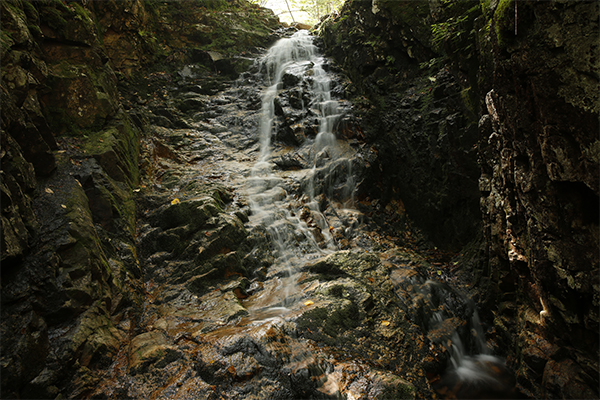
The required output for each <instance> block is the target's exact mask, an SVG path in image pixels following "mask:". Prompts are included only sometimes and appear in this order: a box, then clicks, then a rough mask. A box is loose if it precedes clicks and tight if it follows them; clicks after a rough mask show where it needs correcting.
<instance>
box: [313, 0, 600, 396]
mask: <svg viewBox="0 0 600 400" xmlns="http://www.w3.org/2000/svg"><path fill="white" fill-rule="evenodd" d="M319 29H320V34H321V36H322V38H323V40H324V43H325V46H326V48H327V49H328V52H329V53H330V54H331V55H332V56H333V57H334V58H335V59H336V60H337V61H338V63H339V65H340V66H341V68H342V69H343V70H344V71H345V72H346V73H347V75H348V77H349V80H350V83H349V85H348V86H349V90H348V93H349V95H350V96H354V97H355V98H356V99H357V100H358V101H355V104H356V105H357V108H359V111H360V113H361V115H362V126H363V129H364V135H365V137H366V138H367V141H369V142H370V143H371V144H372V146H373V147H374V148H375V149H376V150H377V151H378V160H377V161H376V162H374V163H373V166H374V168H373V172H372V173H373V175H374V176H376V177H378V178H379V180H377V179H374V181H376V182H379V183H378V184H376V185H375V187H369V188H365V190H366V191H368V192H369V193H377V194H376V196H377V195H379V196H381V197H382V198H383V199H384V200H385V199H387V198H394V197H395V198H400V199H401V200H402V201H403V202H404V204H405V205H406V209H407V212H408V215H409V217H411V218H412V219H413V220H414V221H415V223H416V224H417V225H418V226H419V227H421V228H422V229H423V230H424V231H425V233H426V234H427V235H428V236H429V238H430V239H432V240H433V241H434V242H435V243H437V244H438V245H445V246H448V245H452V244H454V245H455V246H456V245H458V246H461V245H462V246H464V245H465V244H466V243H467V242H468V241H469V240H473V242H471V244H470V245H468V246H467V247H465V248H464V251H463V255H464V256H463V258H462V261H461V263H462V268H461V269H462V271H463V274H464V276H465V277H466V279H468V280H469V284H470V285H473V286H474V287H477V288H479V289H478V290H475V291H474V295H475V296H476V297H477V298H478V299H479V300H480V302H481V303H480V304H481V305H482V306H483V310H482V311H483V313H484V315H486V317H487V318H489V319H490V320H493V329H492V330H491V331H490V333H491V335H492V337H493V338H494V341H495V342H496V344H497V345H498V349H499V350H500V351H501V352H502V353H503V354H504V355H506V356H507V357H508V360H509V365H511V366H512V367H513V368H514V369H515V370H516V375H517V381H518V385H519V388H520V390H521V391H522V393H524V394H526V395H528V396H535V397H544V398H584V397H585V398H594V397H597V396H598V333H599V332H598V322H599V321H598V298H599V297H598V294H599V290H600V287H599V285H598V266H599V265H598V264H599V263H598V250H599V248H598V244H599V237H598V209H599V199H598V194H599V193H598V182H599V177H598V170H599V168H598V167H599V161H600V160H599V158H598V146H600V142H599V141H598V132H599V127H598V112H599V109H598V107H599V99H598V70H599V69H598V67H599V65H598V63H599V57H598V56H599V54H598V3H597V2H587V1H576V2H565V1H555V2H517V3H516V4H515V2H514V1H511V0H502V1H481V2H479V3H477V2H444V1H429V2H387V1H376V0H373V1H350V2H347V3H346V5H345V6H344V8H343V9H342V12H341V13H340V15H339V16H336V17H335V18H334V17H330V18H329V19H328V20H325V21H323V22H322V24H321V26H320V27H319ZM361 96H364V97H365V99H364V100H363V102H362V103H361V102H360V98H361ZM361 104H362V107H361ZM478 203H479V204H478ZM479 206H480V209H478V207H479Z"/></svg>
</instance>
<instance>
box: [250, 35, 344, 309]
mask: <svg viewBox="0 0 600 400" xmlns="http://www.w3.org/2000/svg"><path fill="white" fill-rule="evenodd" d="M324 61H325V59H324V58H323V57H322V56H320V55H319V54H318V53H317V48H316V46H315V45H314V44H313V38H312V37H311V36H310V35H309V34H308V32H307V31H298V32H296V33H295V34H294V35H293V36H291V37H289V38H284V39H280V40H279V41H278V42H277V43H276V44H275V45H274V46H273V47H271V49H270V50H269V52H268V53H267V55H266V56H265V57H264V58H263V59H262V60H261V65H260V73H265V74H266V76H267V80H268V87H267V88H266V89H265V91H264V93H263V96H262V108H261V117H260V124H259V143H260V153H259V156H258V160H257V162H256V164H255V165H254V167H253V168H252V172H251V175H250V177H249V178H248V181H247V185H246V189H247V193H248V199H249V204H250V207H251V210H252V214H251V216H250V224H251V225H253V226H262V227H264V228H265V229H266V230H267V232H268V234H269V236H270V239H271V243H272V252H273V255H274V256H275V258H276V261H275V262H274V264H273V266H272V267H271V270H272V271H278V273H279V275H281V271H285V273H284V275H287V276H288V277H287V278H285V277H284V278H282V279H283V283H282V285H284V286H285V290H284V297H285V298H286V299H282V300H283V302H282V303H281V304H284V305H288V304H290V303H291V302H292V301H293V299H291V297H292V296H293V295H294V294H295V292H296V289H295V278H294V277H293V276H294V274H295V272H296V271H297V270H298V268H299V267H301V266H302V265H304V264H305V263H306V261H307V260H309V259H311V258H315V257H319V256H321V255H324V254H326V253H329V252H332V251H335V250H337V246H336V244H335V240H334V239H333V237H332V236H331V234H330V232H329V224H328V223H327V218H326V217H325V215H324V214H323V213H322V212H321V210H319V205H318V201H317V200H316V198H317V196H318V195H319V194H321V193H322V192H323V191H326V192H328V193H323V194H325V195H328V197H329V198H331V196H332V195H333V192H332V189H331V188H330V182H325V183H324V184H323V185H321V186H322V187H321V188H320V189H319V190H317V189H316V188H315V179H317V175H319V174H320V175H319V176H318V177H319V178H323V177H324V176H329V175H331V173H332V168H337V169H338V170H340V171H342V170H344V171H345V172H346V176H345V177H344V178H343V179H345V180H346V184H345V187H346V188H345V189H344V191H345V193H344V196H346V197H350V198H351V199H352V195H351V194H352V193H353V191H354V180H353V179H352V178H351V166H350V162H349V161H348V160H347V159H344V158H342V157H341V154H342V150H341V148H340V146H339V144H338V140H337V139H336V137H335V135H334V133H333V129H334V127H335V124H336V122H337V120H338V119H339V113H338V102H337V101H336V100H334V99H332V98H331V93H330V78H329V76H328V74H327V73H326V71H325V70H324V69H323V64H324ZM286 73H291V74H293V75H294V76H303V78H302V79H306V80H307V81H308V82H312V84H311V85H305V87H306V86H310V90H309V95H310V98H311V100H310V104H304V107H308V108H309V109H310V110H311V111H312V112H314V113H315V114H317V115H318V116H319V129H318V134H317V136H316V137H315V138H314V140H308V141H307V143H308V144H309V145H310V146H312V147H311V148H310V149H309V151H308V153H309V154H310V155H311V160H312V169H310V170H308V171H304V172H300V174H303V175H299V176H297V177H296V179H297V180H301V181H303V182H308V183H307V184H305V185H303V186H304V193H303V194H301V195H300V196H297V195H294V194H292V193H291V189H290V187H291V183H290V178H289V176H287V175H286V174H284V173H282V172H281V171H275V170H274V165H275V164H274V163H273V162H272V158H273V154H272V153H273V146H272V138H273V136H274V135H275V132H274V119H275V118H276V117H275V98H276V97H277V95H278V93H279V92H280V91H281V90H282V88H283V83H282V78H283V77H284V75H285V74H286ZM301 82H302V81H301ZM340 165H343V166H345V168H341V167H340ZM343 179H342V180H343ZM303 213H305V214H306V213H309V214H310V216H311V220H312V221H313V222H314V223H315V224H316V228H315V227H314V226H313V227H309V226H308V225H307V224H306V222H305V221H303V220H302V219H301V218H300V215H302V214H303ZM315 230H317V231H318V232H315ZM316 237H319V239H321V238H322V239H324V240H317V239H316Z"/></svg>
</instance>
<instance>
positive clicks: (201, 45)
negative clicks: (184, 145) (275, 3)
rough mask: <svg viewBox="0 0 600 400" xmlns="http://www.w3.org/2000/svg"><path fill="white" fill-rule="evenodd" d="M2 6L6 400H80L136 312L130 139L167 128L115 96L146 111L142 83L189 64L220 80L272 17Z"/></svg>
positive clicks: (172, 6) (135, 2)
mask: <svg viewBox="0 0 600 400" xmlns="http://www.w3.org/2000/svg"><path fill="white" fill-rule="evenodd" d="M0 7H1V10H0V11H1V18H2V32H1V37H0V43H1V51H2V54H1V57H2V80H1V86H2V91H1V93H0V95H1V96H2V97H1V100H2V127H1V131H0V133H1V138H2V145H1V147H2V150H1V153H0V157H1V161H2V170H1V172H0V173H1V177H2V185H1V190H2V254H1V261H2V266H1V277H2V322H1V334H2V397H3V398H57V397H61V396H62V398H64V397H82V396H85V395H87V394H88V393H89V391H90V390H91V388H93V387H94V386H95V385H96V384H97V382H96V381H95V380H97V378H92V376H93V374H92V371H94V370H96V369H98V368H103V367H106V366H107V365H109V364H110V363H111V362H112V359H113V357H114V356H115V355H116V354H117V352H118V351H119V349H120V346H121V343H122V340H123V339H124V338H126V337H127V336H128V335H129V334H130V332H129V330H130V329H133V326H134V325H135V324H134V321H135V319H136V315H137V313H139V312H140V307H141V302H142V301H143V296H144V293H145V292H144V290H145V289H144V287H143V285H142V284H141V283H140V282H141V281H140V279H139V278H140V277H141V273H142V271H141V268H140V263H139V260H138V256H137V249H136V240H135V239H136V220H137V212H136V206H135V201H134V197H135V194H136V192H138V191H139V185H140V173H139V167H138V164H139V161H140V160H139V156H140V143H141V142H142V140H143V139H144V137H146V135H147V134H148V132H147V124H148V121H149V120H152V119H154V120H156V119H161V118H162V119H165V120H167V121H168V119H166V117H164V116H160V115H158V114H154V113H153V112H152V111H151V110H147V111H145V112H143V113H140V112H133V110H132V109H131V107H130V105H128V104H127V102H124V99H123V97H121V95H120V91H123V92H124V93H130V92H131V93H132V98H134V99H135V101H136V102H137V103H138V104H142V105H143V104H146V103H148V102H149V101H150V100H152V99H153V98H155V97H157V96H158V95H159V93H158V92H156V91H155V90H154V89H153V91H150V90H148V87H149V85H147V84H145V83H144V80H146V79H148V75H152V74H153V73H154V74H155V75H156V74H157V73H160V72H161V71H164V70H165V69H177V68H181V67H182V66H183V65H185V64H187V63H192V62H194V63H195V65H196V68H198V69H199V70H198V71H196V73H202V74H203V75H206V76H209V75H210V77H209V78H210V79H208V81H209V82H210V83H212V84H215V82H216V83H218V81H219V79H222V78H221V76H222V75H224V74H228V75H229V76H231V75H235V74H236V73H237V70H236V68H238V64H240V63H241V64H244V63H246V64H247V61H246V60H245V59H243V57H242V58H240V55H241V53H242V52H243V51H252V50H253V49H256V48H257V47H262V46H266V45H268V44H269V43H270V42H271V40H272V38H271V32H272V30H273V28H275V27H277V26H278V20H277V19H276V18H275V17H274V16H273V14H272V12H270V11H269V10H265V9H261V8H259V7H257V6H253V5H250V4H249V3H247V2H243V1H227V2H226V1H201V0H198V1H184V2H174V3H173V2H170V3H168V2H165V3H163V2H154V1H140V0H131V1H69V2H65V1H20V0H14V1H3V2H2V3H1V4H0ZM233 55H235V56H236V57H237V58H232V56H233ZM228 79H230V78H228ZM130 85H134V86H135V87H137V88H138V90H136V89H132V90H129V89H128V88H129V87H130ZM136 85H137V86H136ZM139 88H141V89H139ZM144 88H146V89H145V90H144ZM133 93H135V95H134V94H133ZM154 111H156V112H157V113H159V112H160V110H159V111H157V110H154ZM175 111H177V110H175Z"/></svg>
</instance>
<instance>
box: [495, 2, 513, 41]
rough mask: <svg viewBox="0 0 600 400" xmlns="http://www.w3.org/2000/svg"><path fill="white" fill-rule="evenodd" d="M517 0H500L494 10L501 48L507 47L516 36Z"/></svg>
mask: <svg viewBox="0 0 600 400" xmlns="http://www.w3.org/2000/svg"><path fill="white" fill-rule="evenodd" d="M514 29H515V0H500V2H499V3H498V6H497V7H496V11H494V30H495V32H496V40H497V41H498V46H499V47H500V48H505V47H506V46H507V45H508V44H509V40H510V39H511V38H513V37H514Z"/></svg>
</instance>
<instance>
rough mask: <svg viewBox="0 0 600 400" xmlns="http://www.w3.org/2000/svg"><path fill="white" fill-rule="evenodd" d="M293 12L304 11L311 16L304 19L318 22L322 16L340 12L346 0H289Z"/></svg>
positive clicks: (312, 22)
mask: <svg viewBox="0 0 600 400" xmlns="http://www.w3.org/2000/svg"><path fill="white" fill-rule="evenodd" d="M288 2H289V5H290V7H291V8H292V12H294V11H303V12H305V13H307V14H308V16H309V18H308V20H307V21H304V22H306V23H308V24H313V25H314V24H316V23H317V22H319V21H320V20H321V18H322V17H324V16H326V15H328V14H331V13H333V12H338V11H339V10H340V8H341V7H342V5H343V4H344V0H288Z"/></svg>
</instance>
